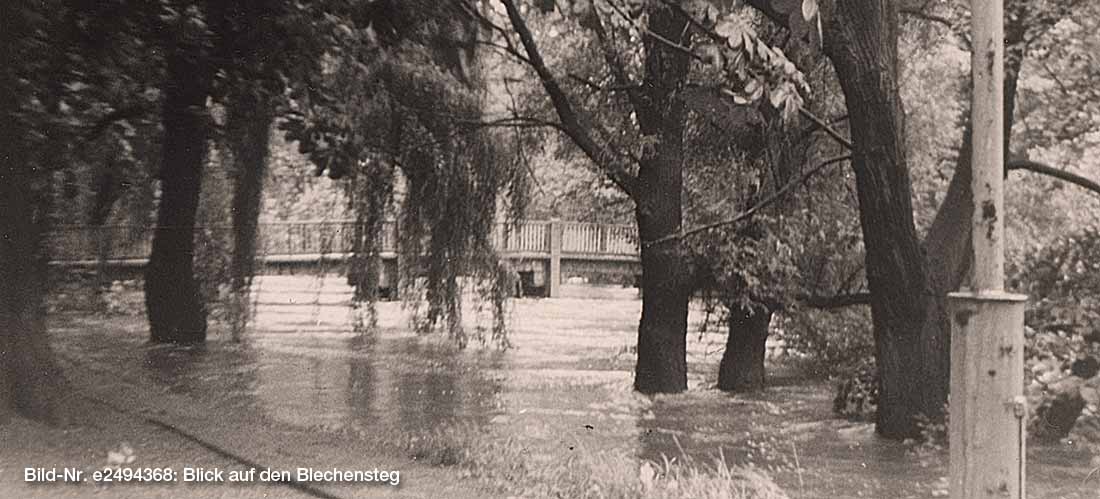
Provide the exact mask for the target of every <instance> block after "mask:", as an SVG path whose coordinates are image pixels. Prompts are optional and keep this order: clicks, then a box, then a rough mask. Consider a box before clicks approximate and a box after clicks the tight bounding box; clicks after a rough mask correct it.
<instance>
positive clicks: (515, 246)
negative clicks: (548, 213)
mask: <svg viewBox="0 0 1100 499" xmlns="http://www.w3.org/2000/svg"><path fill="white" fill-rule="evenodd" d="M493 247H494V248H496V249H497V251H499V252H501V253H504V254H507V253H546V254H549V253H550V222H543V221H523V222H520V223H516V224H497V226H496V230H495V231H494V232H493Z"/></svg>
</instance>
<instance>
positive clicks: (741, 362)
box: [718, 307, 772, 392]
mask: <svg viewBox="0 0 1100 499" xmlns="http://www.w3.org/2000/svg"><path fill="white" fill-rule="evenodd" d="M771 321H772V311H771V309H767V308H765V309H754V308H743V307H731V308H730V311H729V318H728V324H729V336H727V337H726V351H725V352H724V353H723V354H722V362H721V363H720V364H719V365H718V389H719V390H724V391H733V392H751V391H756V390H760V389H763V388H764V357H765V353H766V351H767V346H766V343H767V341H768V326H769V325H770V324H771Z"/></svg>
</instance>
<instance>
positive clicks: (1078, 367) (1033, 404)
mask: <svg viewBox="0 0 1100 499" xmlns="http://www.w3.org/2000/svg"><path fill="white" fill-rule="evenodd" d="M1014 282H1015V283H1016V284H1017V287H1018V288H1021V289H1023V290H1025V291H1026V292H1027V293H1028V295H1029V298H1030V300H1029V307H1028V311H1027V315H1026V322H1027V326H1028V327H1027V328H1026V332H1025V339H1026V342H1025V351H1024V356H1025V357H1024V358H1025V367H1026V372H1025V383H1026V385H1025V386H1026V392H1027V397H1028V402H1029V405H1030V408H1031V416H1032V417H1031V422H1030V427H1031V429H1032V432H1033V434H1035V435H1036V436H1039V437H1042V438H1049V439H1056V438H1062V437H1065V436H1066V435H1068V434H1069V432H1070V431H1071V430H1072V428H1073V426H1074V424H1075V421H1076V422H1077V424H1078V425H1081V426H1082V428H1090V427H1096V426H1097V424H1096V423H1097V418H1100V411H1098V408H1097V402H1098V401H1097V398H1098V393H1097V392H1098V388H1100V377H1097V368H1096V367H1097V364H1098V363H1100V360H1098V359H1100V230H1098V229H1097V228H1086V229H1083V230H1080V231H1078V232H1075V233H1071V234H1068V235H1065V236H1062V237H1060V238H1058V239H1055V240H1054V242H1053V243H1051V244H1049V245H1046V246H1044V247H1041V248H1037V249H1036V250H1034V251H1032V252H1031V254H1029V255H1028V257H1027V258H1026V259H1025V263H1024V264H1023V268H1021V269H1016V271H1015V276H1014ZM1078 415H1080V417H1079V416H1078ZM1082 422H1085V423H1086V424H1083V425H1082ZM1090 438H1096V439H1097V440H1098V441H1100V435H1094V436H1092V437H1090Z"/></svg>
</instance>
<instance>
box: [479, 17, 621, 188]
mask: <svg viewBox="0 0 1100 499" xmlns="http://www.w3.org/2000/svg"><path fill="white" fill-rule="evenodd" d="M501 3H503V4H504V8H505V10H507V12H508V20H509V21H510V22H511V23H512V28H513V29H515V31H516V34H518V35H519V39H520V43H521V44H522V45H523V49H524V51H526V52H527V58H528V59H529V60H530V66H531V67H532V69H534V70H535V73H536V74H537V75H538V77H539V81H540V82H541V83H542V87H543V89H545V90H546V93H547V95H549V97H550V102H551V103H552V104H553V105H554V109H555V110H556V111H557V112H558V117H559V118H560V119H561V130H562V132H563V133H565V134H566V135H568V136H569V138H571V139H573V142H574V143H576V144H577V147H579V148H580V149H581V151H583V152H584V154H585V155H586V156H588V158H589V159H591V160H592V162H593V163H595V164H596V166H598V167H599V168H601V169H602V170H604V172H605V174H606V175H607V176H608V178H610V179H611V181H612V182H614V183H615V185H617V186H618V187H619V188H620V189H622V190H623V191H624V192H626V193H627V195H630V196H631V197H633V194H634V193H635V192H636V190H637V188H636V186H635V183H636V182H637V179H636V178H635V177H634V176H633V175H631V174H630V172H629V171H628V170H627V169H626V168H624V167H622V165H619V162H618V160H617V159H616V158H615V153H614V152H612V151H609V150H608V148H607V147H603V146H601V145H599V144H597V143H596V141H595V140H594V139H593V138H592V136H591V135H590V133H589V132H590V127H586V126H585V125H584V124H583V123H582V121H581V117H580V115H578V114H577V111H576V110H575V109H574V108H573V104H572V103H570V102H569V97H568V96H567V95H566V94H565V91H564V90H562V88H561V85H559V84H558V81H557V79H556V78H554V75H553V73H551V72H550V69H549V68H547V67H546V62H545V60H543V58H542V54H541V53H540V52H539V49H538V45H537V44H536V43H535V37H534V35H532V34H531V30H530V29H529V28H528V27H527V23H526V22H525V21H524V20H523V16H521V15H520V13H519V9H518V8H517V7H516V4H515V2H514V1H513V0H501Z"/></svg>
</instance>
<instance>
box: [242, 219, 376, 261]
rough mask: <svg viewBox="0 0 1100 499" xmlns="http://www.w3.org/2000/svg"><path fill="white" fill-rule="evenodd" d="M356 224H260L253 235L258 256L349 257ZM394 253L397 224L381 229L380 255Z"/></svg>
mask: <svg viewBox="0 0 1100 499" xmlns="http://www.w3.org/2000/svg"><path fill="white" fill-rule="evenodd" d="M355 226H356V224H355V222H354V221H351V220H338V221H327V220H320V221H293V222H263V223H260V225H259V231H258V235H257V244H256V247H257V253H259V254H261V255H314V254H322V255H323V254H332V253H350V252H351V251H352V250H353V249H354V243H355V237H356V227H355ZM394 251H397V224H396V223H394V222H392V221H390V222H384V225H383V226H382V252H383V253H386V252H394Z"/></svg>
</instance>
